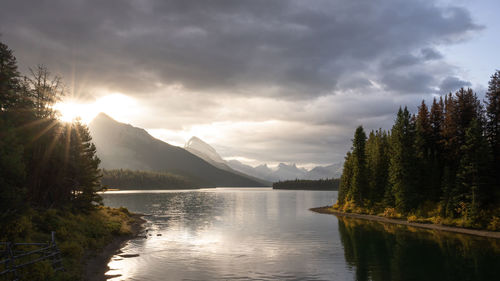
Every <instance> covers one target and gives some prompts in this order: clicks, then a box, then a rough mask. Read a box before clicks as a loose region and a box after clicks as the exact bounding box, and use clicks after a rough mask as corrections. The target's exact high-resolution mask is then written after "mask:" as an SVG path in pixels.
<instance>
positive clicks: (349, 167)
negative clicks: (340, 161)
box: [337, 151, 353, 206]
mask: <svg viewBox="0 0 500 281" xmlns="http://www.w3.org/2000/svg"><path fill="white" fill-rule="evenodd" d="M352 177H353V157H352V153H351V152H350V151H348V152H347V155H346V156H345V159H344V167H343V169H342V176H341V177H340V186H339V193H338V198H337V204H338V205H340V206H342V205H344V204H345V202H347V201H349V200H350V198H349V197H350V196H351V194H352V192H351V190H352Z"/></svg>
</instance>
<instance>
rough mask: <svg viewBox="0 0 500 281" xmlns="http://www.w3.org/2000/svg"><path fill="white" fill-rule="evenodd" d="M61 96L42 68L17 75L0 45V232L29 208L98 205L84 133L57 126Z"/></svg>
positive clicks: (91, 152)
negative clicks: (56, 104) (56, 105)
mask: <svg viewBox="0 0 500 281" xmlns="http://www.w3.org/2000/svg"><path fill="white" fill-rule="evenodd" d="M65 94H66V88H65V87H64V85H63V83H62V80H61V78H59V77H57V76H54V75H51V73H50V72H49V71H48V70H47V68H46V67H44V66H37V67H36V68H33V69H30V71H29V75H26V76H24V75H21V74H20V72H19V71H18V67H17V62H16V58H15V57H14V55H13V52H12V50H11V49H9V48H8V46H7V45H5V44H3V43H1V42H0V187H1V188H0V229H2V233H1V234H3V235H5V234H6V232H7V230H8V227H7V224H9V223H12V222H13V221H15V220H16V218H17V217H19V216H21V215H22V214H23V211H25V210H27V209H29V208H35V209H48V208H59V209H61V208H70V209H72V210H77V211H82V210H89V209H91V208H93V206H94V205H95V203H98V202H99V201H100V197H99V196H98V195H97V194H96V192H97V191H98V190H100V188H101V185H100V177H101V173H100V170H99V162H100V160H99V159H98V158H97V156H96V148H95V146H94V144H93V143H92V142H91V136H90V133H89V130H88V128H87V127H86V126H85V125H84V124H82V123H80V122H79V121H75V122H72V123H64V122H61V121H60V120H58V112H57V111H56V110H54V109H53V106H54V104H55V103H56V102H58V101H59V100H61V98H62V97H63V96H64V95H65Z"/></svg>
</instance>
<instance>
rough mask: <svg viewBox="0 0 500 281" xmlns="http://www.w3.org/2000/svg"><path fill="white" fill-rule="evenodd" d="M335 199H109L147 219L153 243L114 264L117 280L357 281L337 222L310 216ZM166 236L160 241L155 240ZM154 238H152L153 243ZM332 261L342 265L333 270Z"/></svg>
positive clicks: (219, 193) (135, 246) (141, 243)
mask: <svg viewBox="0 0 500 281" xmlns="http://www.w3.org/2000/svg"><path fill="white" fill-rule="evenodd" d="M335 196H336V193H335V192H324V191H323V192H305V191H272V190H270V189H252V190H247V189H245V190H235V189H222V190H205V191H190V192H169V193H150V194H148V193H135V194H130V193H115V194H105V195H104V199H105V204H106V205H110V206H116V207H118V206H126V207H128V208H129V209H130V210H131V211H134V212H141V213H146V214H150V216H148V217H147V220H148V223H147V228H148V230H149V231H148V233H147V235H148V236H147V237H148V238H147V239H136V240H133V241H131V242H130V243H129V244H128V245H127V246H126V247H125V248H124V249H123V252H124V253H125V254H134V253H139V254H140V255H139V256H138V257H133V258H122V257H120V256H115V257H114V258H113V259H112V261H111V262H110V263H109V266H110V268H111V269H112V270H110V271H109V272H108V274H109V275H115V274H121V276H118V277H116V278H113V279H111V280H237V279H242V280H248V279H257V280H332V278H335V279H336V280H352V271H350V270H346V269H345V268H344V265H345V261H344V260H343V256H342V249H341V245H340V241H339V240H338V239H334V238H332V237H335V234H336V233H337V235H338V231H337V229H336V222H335V220H334V219H332V218H333V217H327V216H318V215H317V214H315V213H312V212H310V211H309V210H308V208H310V207H314V206H317V205H325V204H327V203H329V202H331V200H332V198H334V197H335ZM158 234H160V235H161V236H157V235H158ZM149 235H151V236H149ZM332 253H334V254H335V255H337V256H338V257H339V258H340V263H338V265H337V267H339V268H338V270H337V269H336V268H335V267H332V263H333V262H335V261H336V262H338V261H339V260H338V259H332Z"/></svg>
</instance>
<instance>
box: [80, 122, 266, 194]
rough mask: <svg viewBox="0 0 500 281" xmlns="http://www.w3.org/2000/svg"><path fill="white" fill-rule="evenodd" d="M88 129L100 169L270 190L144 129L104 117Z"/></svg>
mask: <svg viewBox="0 0 500 281" xmlns="http://www.w3.org/2000/svg"><path fill="white" fill-rule="evenodd" d="M89 129H90V133H91V135H92V138H93V142H94V143H95V145H96V147H97V155H98V156H99V158H100V159H101V161H102V162H101V167H103V168H105V169H131V170H142V171H160V172H169V173H174V174H178V175H181V176H184V177H186V178H189V179H190V180H192V181H195V182H197V183H198V184H200V185H201V186H206V187H215V186H220V187H252V186H253V187H258V186H270V183H267V182H265V181H263V180H258V179H255V178H253V177H251V176H247V175H245V174H243V173H241V172H238V171H234V170H232V169H231V168H230V167H222V165H215V164H214V163H212V162H211V161H207V160H204V158H203V157H200V156H197V155H196V154H195V153H191V152H189V151H188V150H186V149H184V148H181V147H177V146H173V145H170V144H168V143H166V142H163V141H161V140H158V139H156V138H154V137H152V136H151V135H150V134H148V133H147V132H146V130H144V129H141V128H137V127H133V126H131V125H129V124H124V123H120V122H117V121H115V120H114V119H112V118H111V117H109V116H107V115H106V114H104V113H100V114H99V115H98V116H96V118H94V120H93V121H92V122H91V123H90V124H89ZM192 147H196V145H195V144H193V145H192ZM192 147H191V148H192ZM191 148H190V149H191ZM191 151H194V150H193V149H191ZM205 152H207V151H205ZM214 152H215V150H214ZM198 155H199V154H198ZM210 156H211V158H216V157H217V156H218V155H217V153H216V152H215V155H214V154H211V155H210ZM219 157H220V156H219Z"/></svg>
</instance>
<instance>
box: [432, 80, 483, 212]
mask: <svg viewBox="0 0 500 281" xmlns="http://www.w3.org/2000/svg"><path fill="white" fill-rule="evenodd" d="M473 121H474V122H478V126H479V127H480V128H482V127H483V124H484V117H483V110H482V107H481V103H480V101H479V99H478V98H477V96H476V94H474V92H473V91H472V90H471V89H467V90H465V89H463V88H462V89H460V90H458V91H457V92H456V93H455V96H452V95H451V94H450V95H448V97H447V99H446V100H445V119H444V126H443V133H442V136H443V141H444V144H445V146H444V147H445V151H444V152H445V155H446V157H445V167H444V178H443V193H442V194H443V196H442V200H443V205H444V207H445V208H444V211H445V214H444V215H445V216H451V217H453V216H456V215H457V210H458V209H461V208H462V206H461V204H462V203H463V201H462V192H463V189H462V187H463V186H462V185H461V182H460V179H457V173H459V164H460V163H461V162H462V160H461V159H462V157H464V155H463V153H462V150H461V149H462V146H464V145H466V132H467V130H468V129H469V128H470V126H471V124H472V122H473Z"/></svg>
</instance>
